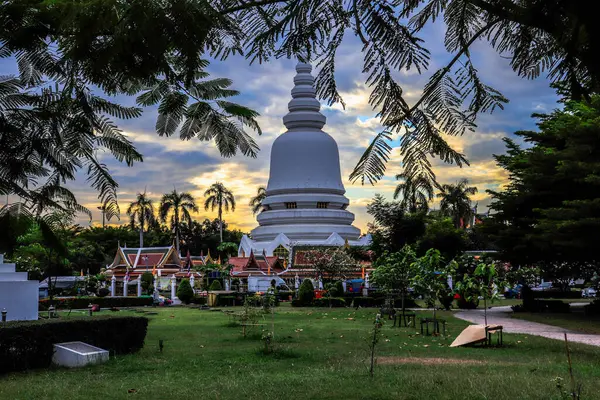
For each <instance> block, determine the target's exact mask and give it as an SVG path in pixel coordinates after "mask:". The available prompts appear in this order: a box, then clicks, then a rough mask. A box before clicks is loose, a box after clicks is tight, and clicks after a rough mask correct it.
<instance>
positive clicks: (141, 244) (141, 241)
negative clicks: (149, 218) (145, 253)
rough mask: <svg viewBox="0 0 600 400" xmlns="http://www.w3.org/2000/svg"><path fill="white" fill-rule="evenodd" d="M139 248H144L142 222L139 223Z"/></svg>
mask: <svg viewBox="0 0 600 400" xmlns="http://www.w3.org/2000/svg"><path fill="white" fill-rule="evenodd" d="M140 247H144V220H143V219H142V220H141V221H140Z"/></svg>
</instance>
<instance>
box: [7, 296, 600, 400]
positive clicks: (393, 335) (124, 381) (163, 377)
mask: <svg viewBox="0 0 600 400" xmlns="http://www.w3.org/2000/svg"><path fill="white" fill-rule="evenodd" d="M375 312H376V310H375V309H371V310H364V309H361V310H358V311H355V310H354V309H333V310H330V309H295V308H290V307H289V306H287V305H282V306H281V307H280V308H279V309H278V310H277V313H276V315H275V343H276V349H277V350H276V352H275V353H273V354H270V355H264V354H262V353H261V352H260V348H261V344H262V342H261V339H260V332H257V333H256V334H255V335H253V336H251V337H248V338H245V339H244V338H243V337H242V335H241V331H240V328H239V327H232V326H229V325H230V324H229V323H228V322H229V318H228V317H227V316H226V315H224V314H223V313H220V312H210V311H201V310H196V309H186V308H166V309H164V308H163V309H158V315H155V316H150V317H149V318H150V319H151V321H150V324H149V328H148V336H147V338H146V345H145V347H144V349H143V350H142V351H140V352H139V353H138V354H134V355H128V356H120V357H117V358H113V359H111V360H110V361H109V362H108V363H107V364H104V365H99V366H93V367H88V368H83V369H79V370H67V369H51V370H37V371H32V372H27V373H13V374H9V375H5V376H3V377H1V378H0V399H11V400H17V399H27V400H29V399H61V400H69V399H132V398H140V399H235V400H241V399H261V400H264V399H286V398H302V399H344V400H346V399H492V398H493V399H511V400H514V399H558V398H560V396H559V393H558V391H557V390H556V388H555V385H554V383H553V382H552V379H554V378H555V377H557V376H560V377H562V378H564V382H568V381H569V379H568V374H567V364H566V356H565V351H564V343H562V342H560V341H553V340H549V339H543V338H538V337H533V336H524V335H508V334H507V335H505V336H504V339H505V346H504V347H503V348H454V349H452V348H449V347H448V345H449V344H450V343H451V341H452V340H453V339H454V337H455V336H456V335H457V334H458V333H459V332H460V331H461V330H462V329H463V328H464V327H465V326H467V323H466V322H464V321H461V320H457V319H454V318H453V317H452V315H451V313H443V312H441V313H439V314H440V317H442V316H443V317H444V318H446V319H447V321H448V333H449V336H448V337H445V338H441V337H431V336H430V337H422V336H421V335H419V334H417V333H416V332H415V329H413V328H393V327H392V324H391V323H387V321H386V324H385V325H384V327H383V329H382V332H383V337H382V338H381V341H380V343H379V344H378V345H377V352H376V353H377V357H378V365H377V366H376V369H375V377H374V378H373V379H371V378H370V377H369V373H368V358H369V350H368V337H369V336H370V335H369V334H370V331H371V327H372V324H373V319H374V315H375ZM120 313H121V314H126V313H128V312H126V311H121V312H120ZM421 314H422V315H430V313H428V312H423V313H421ZM71 318H73V317H71ZM270 318H271V317H270V316H268V317H267V319H266V320H265V321H264V323H265V324H267V326H270ZM300 329H301V331H300ZM159 339H163V340H164V352H163V353H160V352H159V351H158V341H159ZM599 358H600V348H595V347H590V346H585V345H578V344H573V345H572V359H573V368H574V372H575V374H576V380H577V381H578V382H580V383H582V384H583V390H584V392H583V396H582V399H593V398H599V396H600V395H599V394H600V364H598V359H599ZM130 390H134V391H135V392H134V393H128V391H130Z"/></svg>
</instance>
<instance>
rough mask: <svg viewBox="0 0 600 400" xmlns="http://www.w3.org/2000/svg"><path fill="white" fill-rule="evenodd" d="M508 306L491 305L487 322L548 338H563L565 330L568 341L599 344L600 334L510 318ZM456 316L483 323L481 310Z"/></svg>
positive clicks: (507, 331)
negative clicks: (589, 333)
mask: <svg viewBox="0 0 600 400" xmlns="http://www.w3.org/2000/svg"><path fill="white" fill-rule="evenodd" d="M511 312H512V309H511V308H510V306H505V307H492V308H491V309H488V312H487V315H488V323H492V324H498V325H502V326H504V332H506V333H523V334H527V335H534V336H543V337H546V338H550V339H557V340H565V336H564V333H565V332H567V338H568V340H569V341H570V342H578V343H584V344H589V345H592V346H600V335H587V334H583V333H578V332H574V331H570V330H568V329H565V328H561V327H559V326H552V325H546V324H540V323H539V322H531V321H526V320H522V319H516V318H511V317H510V315H507V314H508V313H511ZM454 316H455V317H456V318H460V319H463V320H465V321H469V322H473V323H475V324H480V325H483V324H484V321H485V320H484V316H483V310H464V311H460V312H457V313H455V314H454Z"/></svg>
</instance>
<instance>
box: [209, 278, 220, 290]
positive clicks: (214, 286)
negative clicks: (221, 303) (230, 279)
mask: <svg viewBox="0 0 600 400" xmlns="http://www.w3.org/2000/svg"><path fill="white" fill-rule="evenodd" d="M208 290H212V291H215V290H223V287H222V286H221V282H219V281H218V280H214V281H212V283H211V284H210V287H209V288H208Z"/></svg>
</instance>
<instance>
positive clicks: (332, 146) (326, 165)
mask: <svg viewBox="0 0 600 400" xmlns="http://www.w3.org/2000/svg"><path fill="white" fill-rule="evenodd" d="M311 69H312V67H311V66H310V64H305V63H299V64H298V65H297V66H296V71H297V75H296V76H295V78H294V84H295V86H294V88H293V89H292V100H291V101H290V102H289V104H288V109H289V111H290V112H289V113H288V114H287V115H286V116H284V117H283V123H284V125H285V127H286V128H287V132H285V133H283V134H282V135H280V136H279V137H278V138H277V139H276V140H275V142H274V143H273V147H272V149H271V166H270V174H269V183H268V185H267V197H266V198H265V200H264V201H263V202H262V207H263V209H262V211H261V213H260V214H259V215H258V217H257V220H258V224H259V226H258V227H257V228H255V229H253V230H252V232H251V237H248V236H246V235H245V236H244V237H243V238H242V241H241V242H240V246H239V250H238V256H241V257H243V256H248V255H249V254H250V252H251V251H253V252H254V254H263V253H264V254H266V255H268V256H270V255H274V253H273V252H274V251H275V250H276V249H278V248H280V246H282V247H283V248H284V249H286V250H287V251H289V250H291V248H292V247H293V246H296V245H314V246H319V245H323V246H335V245H337V246H342V245H344V244H346V243H347V244H349V245H350V246H364V245H368V244H369V243H370V242H371V237H370V235H367V236H362V237H361V233H360V230H359V229H358V228H356V227H355V226H353V225H352V222H354V214H352V213H351V212H350V211H348V210H346V208H347V207H348V205H349V204H350V202H349V200H348V198H347V197H345V196H344V193H345V192H346V190H345V189H344V184H343V183H342V178H341V172H340V157H339V151H338V147H337V144H336V142H335V140H334V139H333V138H332V137H331V136H329V135H328V134H327V133H325V132H323V131H322V128H323V126H325V121H326V118H325V116H324V115H323V114H321V113H320V112H319V110H320V108H321V105H320V103H319V101H318V100H317V99H316V92H315V89H314V78H313V77H312V75H311V74H310V72H311Z"/></svg>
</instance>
